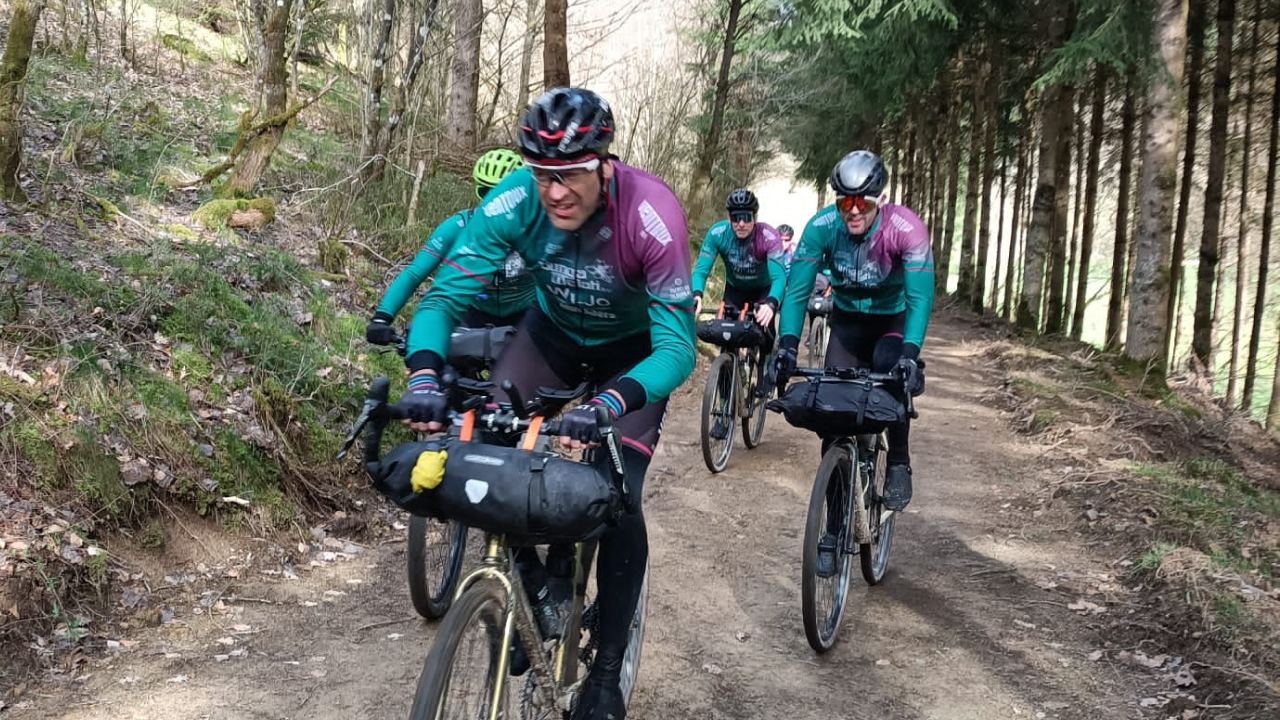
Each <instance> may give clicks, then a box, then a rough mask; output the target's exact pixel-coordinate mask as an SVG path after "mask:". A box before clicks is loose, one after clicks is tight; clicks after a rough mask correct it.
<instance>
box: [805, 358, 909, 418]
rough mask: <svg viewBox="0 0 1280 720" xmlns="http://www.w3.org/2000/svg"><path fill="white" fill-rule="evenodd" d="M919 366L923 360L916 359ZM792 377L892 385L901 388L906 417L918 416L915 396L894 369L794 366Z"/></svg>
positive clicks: (819, 380) (820, 380) (821, 380)
mask: <svg viewBox="0 0 1280 720" xmlns="http://www.w3.org/2000/svg"><path fill="white" fill-rule="evenodd" d="M917 362H919V364H920V367H921V368H922V369H923V368H924V361H922V360H921V361H917ZM791 376H792V377H802V378H808V379H810V380H817V381H818V382H860V383H869V384H871V385H873V386H874V385H894V386H897V387H899V388H901V389H902V390H903V393H902V395H903V397H904V398H905V399H904V401H903V405H904V406H905V407H906V410H907V417H909V418H912V419H913V420H914V419H915V418H917V417H919V414H918V413H917V412H916V403H915V398H914V397H912V395H911V393H909V392H906V388H905V387H903V378H902V376H901V375H899V374H898V373H897V372H896V371H890V372H887V373H880V372H873V371H871V370H870V369H868V368H853V367H829V368H796V369H795V370H794V371H792V373H791Z"/></svg>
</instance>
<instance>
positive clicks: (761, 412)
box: [742, 351, 769, 449]
mask: <svg viewBox="0 0 1280 720" xmlns="http://www.w3.org/2000/svg"><path fill="white" fill-rule="evenodd" d="M751 357H752V361H751V362H750V363H748V364H747V373H746V374H747V377H748V378H750V382H749V383H747V386H746V388H744V389H743V392H744V393H746V394H747V395H746V397H745V398H743V400H744V404H745V405H747V415H746V417H744V418H742V442H743V443H745V444H746V446H747V448H748V449H752V448H755V447H758V446H759V445H760V440H761V439H762V438H763V437H764V416H765V409H764V406H765V403H766V402H767V401H768V399H769V398H768V397H767V396H766V395H763V394H761V393H760V392H759V390H760V382H761V378H760V374H761V372H760V370H761V363H764V367H769V364H768V363H769V360H768V358H769V356H765V358H764V359H763V360H759V359H756V355H755V351H752V355H751Z"/></svg>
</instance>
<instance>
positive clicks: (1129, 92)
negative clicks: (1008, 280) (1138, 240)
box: [1104, 70, 1138, 350]
mask: <svg viewBox="0 0 1280 720" xmlns="http://www.w3.org/2000/svg"><path fill="white" fill-rule="evenodd" d="M1137 82H1138V81H1137V78H1136V76H1135V71H1133V70H1130V71H1129V73H1128V76H1127V77H1126V79H1125V89H1124V105H1123V106H1122V107H1121V110H1120V173H1119V174H1120V186H1119V188H1117V191H1116V234H1115V243H1114V245H1113V246H1112V247H1113V249H1112V254H1111V297H1110V299H1109V300H1108V301H1107V338H1106V342H1105V343H1104V346H1105V347H1106V349H1107V350H1118V349H1120V333H1121V331H1122V329H1123V327H1124V308H1125V299H1126V298H1125V292H1126V288H1127V287H1128V283H1127V282H1126V280H1127V278H1128V271H1127V268H1128V265H1129V262H1128V260H1129V198H1130V192H1129V186H1130V182H1131V180H1132V177H1133V145H1134V142H1133V139H1134V138H1133V136H1134V126H1135V125H1137V114H1138V113H1137V108H1136V105H1137V95H1138V89H1137Z"/></svg>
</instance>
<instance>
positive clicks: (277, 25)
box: [218, 0, 293, 197]
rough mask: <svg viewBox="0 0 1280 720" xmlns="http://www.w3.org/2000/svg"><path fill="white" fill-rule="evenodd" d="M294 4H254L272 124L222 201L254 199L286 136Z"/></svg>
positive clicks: (257, 0)
mask: <svg viewBox="0 0 1280 720" xmlns="http://www.w3.org/2000/svg"><path fill="white" fill-rule="evenodd" d="M292 3H293V0H276V2H275V4H274V5H271V6H270V8H266V7H264V6H263V1H262V0H254V3H253V14H254V18H255V24H256V26H257V28H258V50H259V53H260V54H259V58H258V62H259V65H258V67H259V70H258V78H259V85H260V87H261V92H262V104H261V107H262V109H263V110H264V112H263V113H262V115H263V116H265V119H266V120H268V121H271V120H274V119H277V118H281V119H280V121H279V122H269V123H268V124H267V126H266V127H264V128H263V129H262V131H261V132H259V133H258V134H256V135H255V136H254V137H252V138H250V139H249V141H248V142H247V143H246V145H245V151H244V154H243V155H242V156H241V157H240V162H239V163H237V164H236V167H235V169H234V170H232V171H231V176H230V177H228V178H227V181H226V182H225V183H223V184H222V186H221V187H219V188H218V195H220V196H222V197H239V196H242V195H252V194H253V192H254V190H255V189H256V188H257V187H258V183H259V182H260V181H261V180H262V176H263V174H264V173H266V171H267V167H268V166H270V164H271V156H272V154H274V153H275V151H276V147H278V146H279V145H280V138H281V137H283V136H284V126H285V123H286V122H288V119H287V118H282V116H283V115H284V114H285V113H286V111H287V110H288V106H289V83H288V78H287V77H286V76H287V75H288V65H287V64H286V61H287V59H288V58H287V56H286V55H285V40H286V38H287V36H288V34H289V10H290V8H291V7H292Z"/></svg>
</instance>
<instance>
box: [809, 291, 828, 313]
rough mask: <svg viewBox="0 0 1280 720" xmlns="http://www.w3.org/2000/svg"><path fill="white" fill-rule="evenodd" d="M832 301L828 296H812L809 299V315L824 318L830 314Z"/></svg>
mask: <svg viewBox="0 0 1280 720" xmlns="http://www.w3.org/2000/svg"><path fill="white" fill-rule="evenodd" d="M831 306H832V300H831V296H830V295H813V296H811V297H810V298H809V313H810V314H812V315H819V316H822V317H826V316H827V315H830V314H831Z"/></svg>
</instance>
